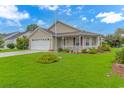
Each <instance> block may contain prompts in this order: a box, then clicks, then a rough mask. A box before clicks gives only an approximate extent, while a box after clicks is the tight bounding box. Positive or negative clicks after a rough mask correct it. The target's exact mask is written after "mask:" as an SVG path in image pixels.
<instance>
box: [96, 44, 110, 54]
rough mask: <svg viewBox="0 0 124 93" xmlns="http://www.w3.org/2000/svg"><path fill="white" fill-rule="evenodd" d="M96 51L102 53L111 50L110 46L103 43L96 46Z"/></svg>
mask: <svg viewBox="0 0 124 93" xmlns="http://www.w3.org/2000/svg"><path fill="white" fill-rule="evenodd" d="M97 51H98V52H100V53H103V52H105V51H111V48H110V46H109V45H108V44H106V43H103V44H102V45H101V46H99V47H98V49H97Z"/></svg>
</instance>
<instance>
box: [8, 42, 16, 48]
mask: <svg viewBox="0 0 124 93" xmlns="http://www.w3.org/2000/svg"><path fill="white" fill-rule="evenodd" d="M7 48H10V49H14V48H15V44H13V43H10V44H8V45H7Z"/></svg>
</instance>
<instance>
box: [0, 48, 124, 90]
mask: <svg viewBox="0 0 124 93" xmlns="http://www.w3.org/2000/svg"><path fill="white" fill-rule="evenodd" d="M116 50H117V49H113V50H112V52H111V53H104V54H64V53H58V55H59V56H61V57H62V59H61V61H59V62H56V63H52V64H40V63H37V62H36V59H37V58H38V57H39V56H40V55H42V54H44V53H36V54H30V55H21V56H13V57H7V58H0V87H39V88H42V87H52V88H53V87H54V88H55V87H61V88H67V87H72V88H73V87H79V88H86V87H124V78H122V77H119V76H117V75H112V76H110V77H107V74H108V73H111V71H112V67H111V65H112V60H113V59H114V55H115V51H116Z"/></svg>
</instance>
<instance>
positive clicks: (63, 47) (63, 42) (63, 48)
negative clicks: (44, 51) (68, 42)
mask: <svg viewBox="0 0 124 93" xmlns="http://www.w3.org/2000/svg"><path fill="white" fill-rule="evenodd" d="M64 39H65V37H62V48H63V49H64V48H65V46H64Z"/></svg>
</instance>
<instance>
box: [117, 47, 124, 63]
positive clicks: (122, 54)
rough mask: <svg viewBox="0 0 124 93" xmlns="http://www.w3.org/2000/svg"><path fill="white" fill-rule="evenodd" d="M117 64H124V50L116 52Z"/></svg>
mask: <svg viewBox="0 0 124 93" xmlns="http://www.w3.org/2000/svg"><path fill="white" fill-rule="evenodd" d="M115 62H116V63H119V64H124V48H122V49H121V50H119V51H117V52H116V56H115Z"/></svg>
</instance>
